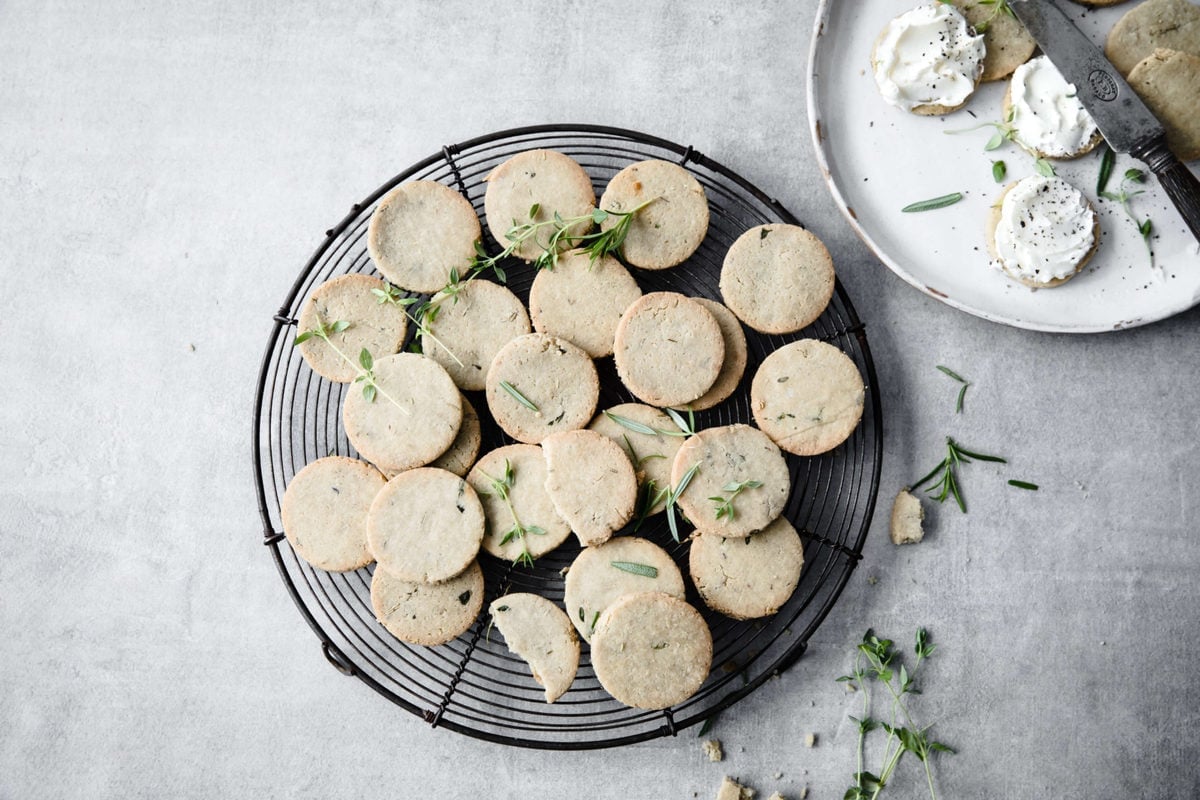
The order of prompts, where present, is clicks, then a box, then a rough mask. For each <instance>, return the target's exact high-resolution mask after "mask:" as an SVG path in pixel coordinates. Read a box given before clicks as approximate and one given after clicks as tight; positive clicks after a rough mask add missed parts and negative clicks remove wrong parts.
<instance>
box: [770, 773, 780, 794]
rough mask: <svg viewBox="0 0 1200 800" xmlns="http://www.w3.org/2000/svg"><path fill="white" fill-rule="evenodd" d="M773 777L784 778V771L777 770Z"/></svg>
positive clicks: (776, 778)
mask: <svg viewBox="0 0 1200 800" xmlns="http://www.w3.org/2000/svg"><path fill="white" fill-rule="evenodd" d="M771 777H772V778H774V779H775V780H779V779H780V778H782V777H783V773H782V772H776V773H775V774H774V775H772V776H771ZM776 794H778V792H776Z"/></svg>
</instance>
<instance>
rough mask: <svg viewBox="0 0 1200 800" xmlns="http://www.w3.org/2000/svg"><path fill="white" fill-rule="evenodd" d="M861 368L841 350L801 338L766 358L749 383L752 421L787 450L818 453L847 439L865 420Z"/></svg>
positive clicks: (804, 453) (790, 451)
mask: <svg viewBox="0 0 1200 800" xmlns="http://www.w3.org/2000/svg"><path fill="white" fill-rule="evenodd" d="M865 396H866V393H865V388H864V386H863V379H862V376H861V375H860V374H859V372H858V367H856V366H855V365H854V362H853V361H851V360H850V358H849V356H847V355H846V354H845V353H843V352H842V351H841V350H839V349H838V348H836V347H834V346H833V345H831V344H826V343H825V342H820V341H817V340H816V339H801V340H799V341H796V342H791V343H790V344H787V345H784V346H783V347H781V348H779V349H778V350H776V351H775V352H773V353H771V355H769V356H767V357H766V359H765V360H764V361H763V363H762V364H761V365H760V366H759V368H758V371H757V372H756V373H755V374H754V380H753V382H752V383H751V384H750V409H751V411H752V412H753V413H754V421H755V422H756V423H757V424H758V427H759V428H761V429H762V430H763V432H764V433H766V434H767V435H768V436H770V437H771V440H772V441H774V442H775V443H776V444H777V445H779V446H780V447H781V448H783V449H784V450H786V451H788V452H789V453H795V454H796V455H800V456H814V455H817V454H819V453H825V452H828V451H829V450H832V449H833V448H835V447H837V446H838V445H839V444H841V443H842V442H844V441H846V439H848V438H849V437H850V434H852V433H853V432H854V430H855V428H857V427H858V423H859V420H861V419H862V413H863V403H864V399H865Z"/></svg>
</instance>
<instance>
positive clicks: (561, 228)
mask: <svg viewBox="0 0 1200 800" xmlns="http://www.w3.org/2000/svg"><path fill="white" fill-rule="evenodd" d="M651 202H653V199H651V200H647V201H646V202H644V203H641V204H640V205H637V206H635V207H634V208H632V209H630V210H629V211H606V210H605V209H602V208H594V209H592V211H591V213H589V214H584V215H582V216H578V217H563V216H562V215H561V214H559V213H558V212H557V211H555V212H554V214H553V216H551V217H550V218H549V219H544V220H540V221H538V220H537V215H538V213H539V212H540V211H541V210H542V209H541V204H540V203H534V204H533V205H532V206H530V207H529V214H528V216H529V222H517V221H516V220H513V224H512V227H511V228H509V229H508V230H507V231H505V233H504V238H505V239H507V240H508V245H507V246H505V248H504V249H503V250H501V251H500V252H499V253H497V254H496V255H494V256H489V255H488V254H487V251H486V250H484V248H483V246H482V245H479V244H477V245H476V247H475V259H474V260H473V261H472V262H471V269H472V271H473V272H475V273H478V272H483V271H486V270H492V271H494V272H495V273H496V276H497V277H498V278H500V280H501V282H504V281H505V280H506V279H507V276H506V275H505V273H504V269H503V268H502V267H501V266H500V262H501V261H503V260H504V259H506V258H509V257H511V256H512V254H513V253H515V252H516V251H517V249H518V248H520V247H521V246H522V245H523V244H525V243H526V242H528V241H530V240H531V239H532V240H534V241H535V242H536V241H537V240H536V238H535V237H536V236H537V235H538V233H539V232H541V231H543V230H545V229H546V228H552V230H551V232H550V236H549V238H548V239H547V240H546V244H544V245H541V247H542V252H541V253H539V254H538V256H537V258H535V259H534V260H533V263H534V265H535V266H536V267H537V268H538V269H551V270H552V269H554V268H555V267H556V266H558V256H559V254H560V253H561V252H562V251H563V250H568V249H571V248H573V247H578V248H580V249H582V250H583V251H584V252H585V253H587V254H588V257H589V259H590V260H591V261H592V262H593V263H595V261H596V260H597V259H599V258H602V257H604V256H606V255H609V254H611V253H616V252H618V251H619V250H620V249H621V247H622V246H623V245H624V244H625V238H626V236H628V234H629V225H630V223H631V222H632V220H633V216H634V215H635V214H637V212H639V211H641V210H642V209H643V208H645V207H646V206H648V205H650V203H651ZM610 218H616V220H617V222H616V224H615V225H613V226H612V227H611V228H609V229H607V230H600V229H599V228H600V226H601V225H602V224H603V223H604V222H606V221H607V220H609V219H610ZM580 225H586V230H588V231H589V232H588V233H582V234H576V233H573V232H572V229H573V228H576V227H577V226H580ZM593 226H596V228H597V230H595V231H592V230H591V228H592V227H593Z"/></svg>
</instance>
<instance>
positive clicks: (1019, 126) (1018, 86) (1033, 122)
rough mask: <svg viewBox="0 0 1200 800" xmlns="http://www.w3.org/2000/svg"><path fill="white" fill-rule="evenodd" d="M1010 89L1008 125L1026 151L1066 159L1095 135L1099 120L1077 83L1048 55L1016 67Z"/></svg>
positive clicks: (1081, 148) (1077, 151) (1078, 151)
mask: <svg viewBox="0 0 1200 800" xmlns="http://www.w3.org/2000/svg"><path fill="white" fill-rule="evenodd" d="M1009 92H1010V95H1009V97H1010V102H1011V104H1012V105H1011V114H1012V118H1011V120H1010V121H1009V124H1010V125H1012V129H1013V135H1014V136H1015V137H1016V139H1017V141H1018V142H1019V143H1020V144H1021V145H1022V146H1023V147H1025V149H1027V150H1032V151H1036V152H1038V153H1040V154H1042V155H1044V156H1049V157H1051V158H1067V157H1071V156H1076V155H1079V154H1080V153H1081V152H1083V151H1084V150H1085V149H1086V148H1087V146H1088V144H1089V143H1090V142H1091V141H1092V138H1093V137H1094V136H1095V135H1096V123H1095V122H1093V121H1092V117H1091V115H1090V114H1088V112H1087V110H1086V109H1084V107H1083V103H1080V102H1079V98H1077V97H1076V96H1075V86H1074V85H1073V84H1070V83H1067V81H1066V79H1065V78H1063V76H1062V73H1060V72H1059V71H1058V67H1056V66H1054V64H1052V63H1051V62H1050V59H1048V58H1046V57H1045V56H1038V57H1037V58H1034V59H1031V60H1029V61H1027V62H1025V63H1024V64H1022V65H1021V66H1019V67H1017V69H1016V71H1015V72H1013V76H1012V84H1011V87H1010V89H1009Z"/></svg>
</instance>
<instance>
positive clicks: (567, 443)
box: [542, 430, 637, 547]
mask: <svg viewBox="0 0 1200 800" xmlns="http://www.w3.org/2000/svg"><path fill="white" fill-rule="evenodd" d="M542 455H544V456H545V457H546V492H547V494H549V495H550V500H551V501H552V502H553V503H554V507H555V508H556V509H557V510H558V515H559V516H560V517H562V518H563V519H564V520H566V522H567V524H568V525H570V526H571V530H573V531H574V532H575V535H576V536H577V537H579V543H580V544H581V545H583V546H584V547H588V546H590V545H596V544H600V543H601V542H604V541H607V540H608V539H609V538H610V537H611V536H612V535H613V533H614V532H616V531H618V530H620V529H621V528H623V527H625V525H626V523H628V522H629V521H630V520H631V519H633V511H634V504H635V503H636V501H637V476H636V475H635V474H634V472H633V465H632V464H630V463H629V457H628V456H627V455H626V454H625V451H624V450H622V449H621V448H620V446H618V445H617V444H615V443H613V441H612V440H611V439H609V438H608V437H606V436H604V435H603V434H600V433H597V432H596V431H589V430H577V431H561V432H559V433H555V434H551V435H550V436H547V437H546V438H545V439H543V440H542Z"/></svg>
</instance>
